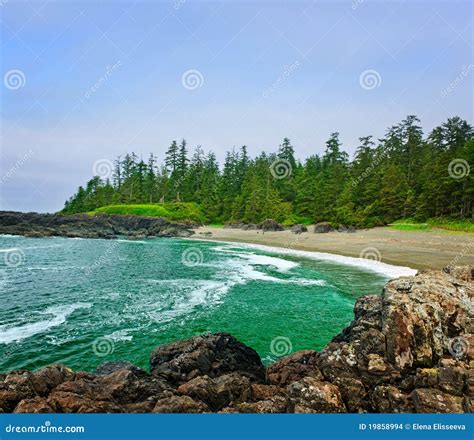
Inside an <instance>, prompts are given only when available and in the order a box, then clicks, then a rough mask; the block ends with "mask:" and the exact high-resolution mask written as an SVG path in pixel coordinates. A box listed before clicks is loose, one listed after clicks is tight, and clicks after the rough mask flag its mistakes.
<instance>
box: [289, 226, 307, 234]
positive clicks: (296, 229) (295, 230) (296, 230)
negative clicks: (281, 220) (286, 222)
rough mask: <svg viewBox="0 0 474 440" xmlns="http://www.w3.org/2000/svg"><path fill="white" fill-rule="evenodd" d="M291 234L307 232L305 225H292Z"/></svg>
mask: <svg viewBox="0 0 474 440" xmlns="http://www.w3.org/2000/svg"><path fill="white" fill-rule="evenodd" d="M291 232H293V234H302V233H303V232H308V228H307V227H306V226H305V225H294V226H292V227H291Z"/></svg>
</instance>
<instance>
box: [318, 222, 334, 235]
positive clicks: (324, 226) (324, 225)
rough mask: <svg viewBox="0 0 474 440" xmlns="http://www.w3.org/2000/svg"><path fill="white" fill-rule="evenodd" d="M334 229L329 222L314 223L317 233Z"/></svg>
mask: <svg viewBox="0 0 474 440" xmlns="http://www.w3.org/2000/svg"><path fill="white" fill-rule="evenodd" d="M333 230H334V228H333V227H332V225H331V223H328V222H321V223H316V224H315V225H314V232H317V233H326V232H331V231H333Z"/></svg>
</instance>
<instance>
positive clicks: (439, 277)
mask: <svg viewBox="0 0 474 440" xmlns="http://www.w3.org/2000/svg"><path fill="white" fill-rule="evenodd" d="M473 296H474V267H473V266H464V267H447V268H446V269H444V270H443V271H422V272H420V273H418V274H417V275H416V276H409V277H401V278H398V279H395V280H391V281H389V282H388V283H387V284H386V285H385V287H384V289H383V292H382V294H381V295H370V296H363V297H361V298H359V299H358V301H357V302H356V304H355V306H354V314H355V318H354V320H353V322H352V323H351V324H350V325H349V326H348V327H347V328H345V329H344V330H343V331H342V332H341V333H340V334H338V335H337V336H335V337H334V339H333V340H332V341H331V342H330V343H329V344H328V345H327V346H326V347H325V348H324V349H323V350H322V351H321V352H316V351H312V350H304V351H300V352H296V353H293V354H292V355H289V356H286V357H282V358H280V359H279V360H278V361H277V362H275V363H274V364H272V365H270V366H268V367H267V368H265V367H264V366H263V364H262V362H261V360H260V357H259V356H258V354H257V353H256V352H255V351H254V350H253V349H252V348H250V347H247V346H246V345H244V344H242V343H241V342H239V341H238V340H236V339H235V338H234V337H233V336H231V335H230V334H226V333H217V334H205V335H201V336H196V337H193V338H191V339H188V340H184V341H178V342H174V343H171V344H167V345H162V346H159V347H157V348H156V349H155V350H154V351H153V353H152V354H151V358H150V372H146V371H144V370H142V369H140V368H137V367H135V366H134V365H132V364H130V363H128V362H109V363H106V364H103V365H101V366H100V367H99V368H97V370H96V372H95V373H88V372H74V371H72V370H71V369H69V368H67V367H65V366H62V365H52V366H49V367H46V368H43V369H41V370H39V371H37V372H28V371H14V372H11V373H9V374H2V375H0V412H17V413H36V412H65V413H70V412H159V413H169V412H175V413H176V412H178V413H179V412H195V413H201V412H224V413H234V412H245V413H286V412H299V413H328V412H329V413H344V412H389V413H390V412H429V413H432V412H440V413H457V412H472V410H473V408H474V400H473V398H474V360H473V359H474V311H473ZM282 319H284V317H282Z"/></svg>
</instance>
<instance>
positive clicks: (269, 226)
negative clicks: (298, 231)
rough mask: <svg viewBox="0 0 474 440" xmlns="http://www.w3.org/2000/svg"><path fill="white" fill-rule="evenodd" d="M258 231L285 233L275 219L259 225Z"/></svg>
mask: <svg viewBox="0 0 474 440" xmlns="http://www.w3.org/2000/svg"><path fill="white" fill-rule="evenodd" d="M258 229H261V230H262V231H263V232H267V231H283V230H284V229H285V228H284V227H283V226H282V225H280V223H278V222H276V221H275V220H273V219H266V220H264V221H263V222H261V223H259V224H258Z"/></svg>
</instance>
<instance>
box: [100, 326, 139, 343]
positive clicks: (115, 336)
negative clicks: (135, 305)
mask: <svg viewBox="0 0 474 440" xmlns="http://www.w3.org/2000/svg"><path fill="white" fill-rule="evenodd" d="M129 331H130V330H127V329H124V330H117V331H115V332H113V333H111V334H110V335H107V336H105V338H107V339H112V340H113V341H114V342H120V341H131V340H132V339H133V336H131V335H129V334H128V332H129Z"/></svg>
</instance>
